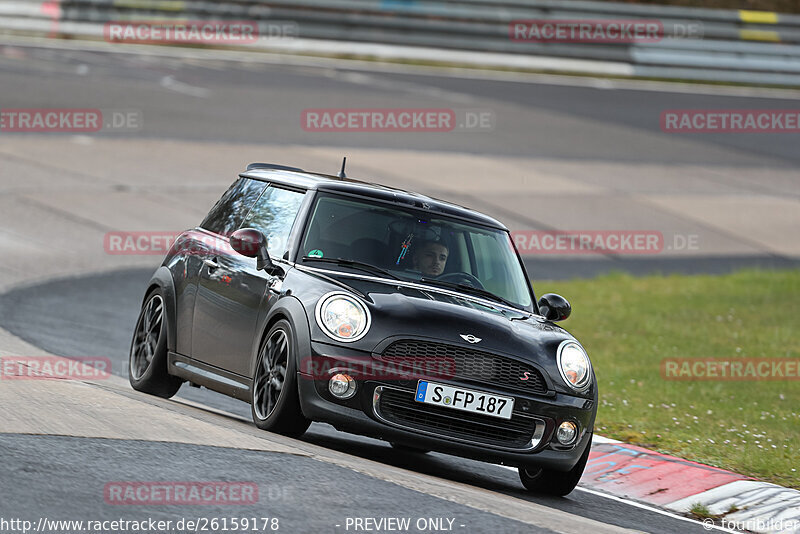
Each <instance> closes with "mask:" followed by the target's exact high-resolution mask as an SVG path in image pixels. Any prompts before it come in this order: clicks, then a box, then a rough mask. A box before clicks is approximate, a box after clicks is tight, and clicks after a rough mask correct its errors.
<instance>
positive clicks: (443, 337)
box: [306, 272, 575, 392]
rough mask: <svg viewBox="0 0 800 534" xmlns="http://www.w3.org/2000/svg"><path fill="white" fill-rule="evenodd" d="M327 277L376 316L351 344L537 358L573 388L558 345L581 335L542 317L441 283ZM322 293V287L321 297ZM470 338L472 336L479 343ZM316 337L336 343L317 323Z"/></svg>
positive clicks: (554, 377)
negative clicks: (426, 344)
mask: <svg viewBox="0 0 800 534" xmlns="http://www.w3.org/2000/svg"><path fill="white" fill-rule="evenodd" d="M325 276H326V277H329V278H328V279H329V280H330V281H332V282H333V281H335V282H337V283H340V284H342V286H339V287H336V286H334V285H333V284H331V287H330V288H329V290H331V291H333V290H338V291H341V290H342V287H347V288H349V289H351V290H352V291H353V292H354V293H355V294H356V295H358V296H359V297H360V298H361V299H362V300H363V301H364V302H365V303H366V304H367V306H368V308H369V311H370V314H371V316H372V325H371V327H370V330H369V333H368V334H367V335H366V336H365V337H364V338H362V339H361V340H359V341H357V342H355V343H352V344H351V345H349V346H350V347H352V348H353V349H357V350H364V351H369V352H373V353H380V352H382V350H383V349H384V348H385V347H386V346H388V345H389V344H390V343H391V342H392V341H394V340H397V339H430V340H432V341H434V340H435V341H437V342H439V343H447V344H450V345H459V346H464V347H469V348H471V349H474V350H480V351H484V352H491V353H495V354H503V355H507V356H509V357H511V358H514V359H518V360H523V361H527V362H531V363H535V364H536V365H538V366H539V367H541V368H542V369H543V370H545V371H546V372H547V374H548V375H549V376H550V378H551V382H552V384H553V385H554V386H555V389H556V390H562V391H564V392H571V391H570V390H568V389H566V386H565V385H563V384H561V378H560V374H559V371H558V368H557V364H556V350H557V348H558V346H559V344H561V343H562V342H563V341H565V340H574V339H575V338H574V337H573V336H572V335H571V334H569V332H567V331H566V330H564V329H563V328H561V327H559V326H557V325H555V324H553V323H551V322H549V321H547V320H545V319H543V318H541V317H540V316H537V315H532V314H530V313H526V312H523V311H521V310H520V311H511V310H509V309H507V308H505V307H501V306H496V307H495V306H489V305H483V304H480V303H477V302H474V301H471V300H470V299H469V297H467V296H465V297H463V298H461V297H453V296H449V295H446V294H442V293H441V292H439V291H437V289H436V288H431V289H430V290H428V289H425V290H421V289H416V288H408V287H403V286H401V285H399V284H397V283H391V282H389V281H385V282H383V281H381V282H378V281H374V280H364V279H359V278H353V277H351V276H340V275H338V274H335V273H331V272H327V273H325ZM321 294H322V293H318V292H317V296H321ZM316 300H318V298H313V300H312V299H309V301H308V302H307V303H306V308H307V310H308V311H309V314H310V315H309V317H310V318H311V322H312V324H314V319H313V312H314V305H315V304H316ZM315 331H316V335H315ZM465 337H471V339H472V341H473V342H470V341H468V340H467V339H465ZM312 338H314V339H315V340H316V341H321V342H323V343H335V342H334V341H333V340H331V339H330V338H328V337H326V336H325V335H324V334H322V333H321V330H320V329H319V328H318V327H316V325H315V324H314V326H312ZM478 339H479V340H480V341H477V340H478ZM560 386H563V387H560Z"/></svg>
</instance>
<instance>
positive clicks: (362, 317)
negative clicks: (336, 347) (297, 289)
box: [316, 293, 371, 343]
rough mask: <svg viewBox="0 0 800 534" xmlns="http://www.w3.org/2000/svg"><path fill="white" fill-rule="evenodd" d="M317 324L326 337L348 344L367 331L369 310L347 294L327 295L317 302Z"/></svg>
mask: <svg viewBox="0 0 800 534" xmlns="http://www.w3.org/2000/svg"><path fill="white" fill-rule="evenodd" d="M316 318H317V324H318V325H319V327H320V328H321V329H322V331H323V332H325V334H326V335H327V336H328V337H331V338H333V339H335V340H336V341H344V342H345V343H349V342H351V341H357V340H359V339H361V338H362V337H364V336H365V335H366V334H367V331H368V330H369V325H370V321H371V319H370V315H369V310H367V308H366V306H364V305H363V304H362V303H361V301H359V300H358V299H357V298H355V297H353V296H351V295H349V294H347V293H328V294H327V295H325V296H323V297H322V298H321V299H319V302H317V309H316Z"/></svg>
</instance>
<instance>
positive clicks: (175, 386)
mask: <svg viewBox="0 0 800 534" xmlns="http://www.w3.org/2000/svg"><path fill="white" fill-rule="evenodd" d="M168 320H169V318H168V317H167V313H166V305H165V302H164V295H163V293H162V291H161V289H159V288H156V289H153V290H152V291H150V292H149V293H148V294H147V296H146V297H145V299H144V305H143V306H142V310H141V311H140V312H139V318H138V319H137V320H136V328H135V329H134V331H133V340H131V349H130V352H129V353H128V380H129V381H130V383H131V387H133V389H135V390H136V391H141V392H143V393H148V394H150V395H156V396H158V397H163V398H165V399H168V398H170V397H172V396H173V395H175V394H176V393H177V392H178V390H179V389H180V388H181V384H183V380H182V379H180V378H178V377H177V376H172V375H170V374H169V373H168V372H167V321H168Z"/></svg>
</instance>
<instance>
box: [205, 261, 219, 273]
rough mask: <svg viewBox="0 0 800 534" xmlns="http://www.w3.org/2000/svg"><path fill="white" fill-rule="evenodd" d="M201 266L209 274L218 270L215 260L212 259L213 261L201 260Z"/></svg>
mask: <svg viewBox="0 0 800 534" xmlns="http://www.w3.org/2000/svg"><path fill="white" fill-rule="evenodd" d="M203 265H205V266H206V267H208V271H209V272H211V271H216V270H217V269H219V263H217V258H214V259H213V260H209V259H207V258H206V259H204V260H203Z"/></svg>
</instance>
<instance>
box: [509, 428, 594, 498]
mask: <svg viewBox="0 0 800 534" xmlns="http://www.w3.org/2000/svg"><path fill="white" fill-rule="evenodd" d="M591 448H592V438H591V435H590V436H589V444H588V445H587V446H586V450H585V451H583V454H582V455H581V458H580V460H578V463H577V464H575V467H573V468H572V469H570V470H569V471H567V472H564V471H554V470H552V469H545V468H543V467H520V468H519V479H520V481H521V482H522V485H523V486H525V488H526V489H528V490H530V491H533V492H536V493H543V494H545V495H554V496H558V497H563V496H565V495H569V494H570V493H572V490H574V489H575V486H577V485H578V482H579V481H580V480H581V476H582V475H583V470H584V469H585V468H586V462H587V461H588V460H589V451H590V450H591Z"/></svg>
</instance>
